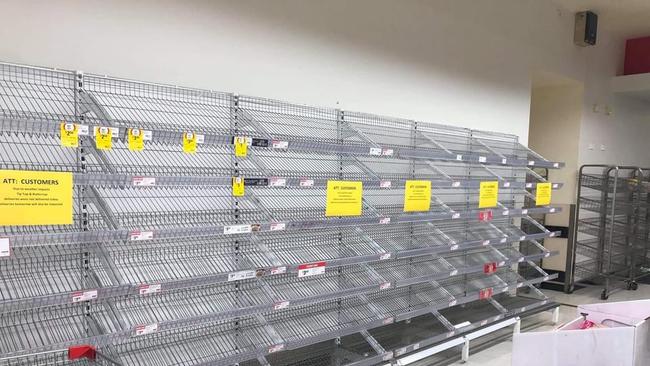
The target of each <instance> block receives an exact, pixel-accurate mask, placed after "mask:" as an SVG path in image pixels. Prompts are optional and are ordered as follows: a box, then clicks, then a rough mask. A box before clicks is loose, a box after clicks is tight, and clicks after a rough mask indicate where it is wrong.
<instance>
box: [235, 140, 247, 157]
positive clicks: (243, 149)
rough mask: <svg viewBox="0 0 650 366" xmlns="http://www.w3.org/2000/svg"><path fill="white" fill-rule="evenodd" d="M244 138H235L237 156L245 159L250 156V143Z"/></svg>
mask: <svg viewBox="0 0 650 366" xmlns="http://www.w3.org/2000/svg"><path fill="white" fill-rule="evenodd" d="M246 140H247V138H246V137H244V136H235V156H238V157H240V158H245V157H246V155H247V154H248V142H247V141H246Z"/></svg>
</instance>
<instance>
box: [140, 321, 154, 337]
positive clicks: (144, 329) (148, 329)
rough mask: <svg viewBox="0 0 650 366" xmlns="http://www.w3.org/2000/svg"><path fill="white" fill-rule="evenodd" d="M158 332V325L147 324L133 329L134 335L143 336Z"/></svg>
mask: <svg viewBox="0 0 650 366" xmlns="http://www.w3.org/2000/svg"><path fill="white" fill-rule="evenodd" d="M157 331H158V323H153V324H147V325H138V326H137V327H135V335H137V336H140V335H145V334H151V333H155V332H157Z"/></svg>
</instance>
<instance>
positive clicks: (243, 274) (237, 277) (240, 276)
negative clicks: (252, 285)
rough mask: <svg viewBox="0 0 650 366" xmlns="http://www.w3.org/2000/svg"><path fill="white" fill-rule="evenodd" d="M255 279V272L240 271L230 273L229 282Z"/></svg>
mask: <svg viewBox="0 0 650 366" xmlns="http://www.w3.org/2000/svg"><path fill="white" fill-rule="evenodd" d="M254 277H255V271H239V272H231V273H228V282H230V281H241V280H247V279H250V278H254Z"/></svg>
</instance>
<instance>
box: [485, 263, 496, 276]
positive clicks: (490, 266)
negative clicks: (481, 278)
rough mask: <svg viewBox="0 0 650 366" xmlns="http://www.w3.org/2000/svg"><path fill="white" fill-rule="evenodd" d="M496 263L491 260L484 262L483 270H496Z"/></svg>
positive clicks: (491, 271)
mask: <svg viewBox="0 0 650 366" xmlns="http://www.w3.org/2000/svg"><path fill="white" fill-rule="evenodd" d="M497 268H498V267H497V263H496V262H492V263H485V264H484V265H483V272H484V273H487V274H492V273H494V272H496V271H497Z"/></svg>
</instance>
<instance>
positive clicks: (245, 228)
mask: <svg viewBox="0 0 650 366" xmlns="http://www.w3.org/2000/svg"><path fill="white" fill-rule="evenodd" d="M250 232H253V227H252V226H251V225H229V226H224V227H223V233H224V234H225V235H232V234H247V233H250Z"/></svg>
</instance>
